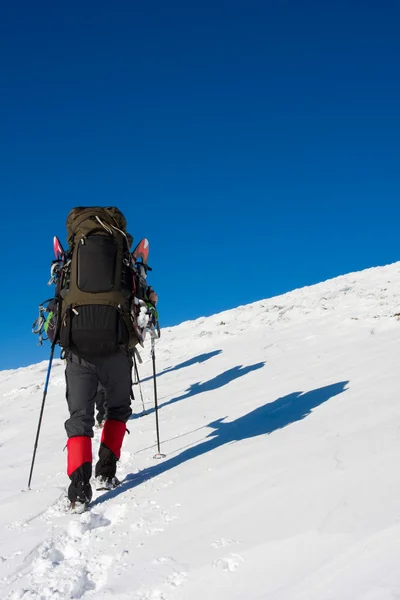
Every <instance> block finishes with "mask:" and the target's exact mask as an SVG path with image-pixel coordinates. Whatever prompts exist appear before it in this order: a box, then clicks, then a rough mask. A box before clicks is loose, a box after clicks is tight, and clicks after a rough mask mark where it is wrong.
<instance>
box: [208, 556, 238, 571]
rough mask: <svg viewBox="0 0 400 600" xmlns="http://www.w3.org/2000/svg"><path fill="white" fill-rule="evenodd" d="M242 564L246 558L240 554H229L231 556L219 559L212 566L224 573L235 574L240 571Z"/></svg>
mask: <svg viewBox="0 0 400 600" xmlns="http://www.w3.org/2000/svg"><path fill="white" fill-rule="evenodd" d="M241 562H244V558H242V557H241V556H239V554H229V556H223V557H220V558H217V560H215V561H214V562H213V564H212V566H213V567H215V568H218V569H222V570H223V571H229V573H234V572H235V571H237V570H238V568H239V565H240V563H241Z"/></svg>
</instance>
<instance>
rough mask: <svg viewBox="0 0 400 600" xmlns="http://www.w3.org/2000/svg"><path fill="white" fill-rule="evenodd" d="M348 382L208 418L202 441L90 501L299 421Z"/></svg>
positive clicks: (126, 479) (111, 496)
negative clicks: (236, 413) (243, 412)
mask: <svg viewBox="0 0 400 600" xmlns="http://www.w3.org/2000/svg"><path fill="white" fill-rule="evenodd" d="M348 383H349V382H348V381H340V382H338V383H333V384H331V385H327V386H324V387H322V388H318V389H315V390H311V391H309V392H293V393H292V394H289V395H287V396H284V397H283V398H278V399H277V400H275V401H274V402H270V403H268V404H264V405H263V406H259V407H258V408H256V409H254V410H253V411H251V412H250V413H248V414H247V415H244V416H242V417H238V418H237V419H235V420H234V421H228V422H225V418H226V417H223V418H221V419H217V420H216V421H212V422H211V423H209V424H208V425H207V427H211V428H212V429H213V431H211V433H209V434H208V435H207V437H206V438H205V441H203V442H201V443H200V444H197V445H196V446H191V447H189V448H186V449H185V450H183V451H182V452H181V453H180V454H178V455H177V456H173V457H172V458H170V459H167V460H165V461H163V462H158V463H157V464H155V465H154V466H152V467H149V468H148V469H144V470H143V471H141V472H140V473H138V474H129V475H127V477H126V478H125V480H124V482H123V483H122V485H121V486H119V487H118V488H116V489H115V490H112V491H110V492H108V493H106V494H104V495H103V496H101V497H100V498H97V500H95V502H94V503H93V504H101V503H102V502H105V501H106V500H109V499H110V498H113V497H116V496H119V494H123V493H124V492H125V491H126V490H128V489H131V488H134V487H136V486H137V485H139V484H140V483H142V482H143V481H145V480H148V479H152V478H153V477H155V476H157V475H160V474H161V473H165V472H166V471H169V470H170V469H173V468H175V467H177V466H178V465H180V464H182V463H183V462H186V461H188V460H191V459H193V458H197V457H198V456H201V455H202V454H206V453H207V452H211V451H213V450H216V449H217V448H218V447H219V446H223V445H224V444H228V443H230V442H238V441H240V440H245V439H247V438H251V437H257V436H260V435H267V434H270V433H272V432H274V431H277V430H279V429H282V428H283V427H287V426H288V425H290V424H292V423H295V422H297V421H301V420H302V419H305V418H306V417H307V416H308V415H309V414H310V413H311V412H312V410H313V409H315V408H316V407H317V406H320V405H321V404H323V403H324V402H327V401H328V400H330V399H331V398H333V397H334V396H337V395H338V394H341V393H342V392H345V391H346V389H347V388H346V386H347V384H348Z"/></svg>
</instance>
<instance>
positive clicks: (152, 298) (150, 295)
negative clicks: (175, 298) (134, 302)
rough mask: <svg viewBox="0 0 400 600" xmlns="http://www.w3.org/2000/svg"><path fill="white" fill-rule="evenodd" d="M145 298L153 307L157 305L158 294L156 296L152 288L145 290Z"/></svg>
mask: <svg viewBox="0 0 400 600" xmlns="http://www.w3.org/2000/svg"><path fill="white" fill-rule="evenodd" d="M147 297H148V299H149V302H151V303H152V305H153V306H155V305H156V304H157V302H158V294H156V292H155V291H154V290H153V288H152V287H151V286H150V287H149V288H147Z"/></svg>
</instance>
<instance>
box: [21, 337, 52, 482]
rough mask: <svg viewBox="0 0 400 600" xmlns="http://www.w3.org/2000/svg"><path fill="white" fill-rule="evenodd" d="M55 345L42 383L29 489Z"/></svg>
mask: <svg viewBox="0 0 400 600" xmlns="http://www.w3.org/2000/svg"><path fill="white" fill-rule="evenodd" d="M55 346H56V345H55V343H54V342H53V343H52V345H51V350H50V359H49V368H48V369H47V375H46V383H45V385H44V390H43V400H42V407H41V409H40V415H39V423H38V428H37V432H36V439H35V446H34V448H33V456H32V464H31V470H30V473H29V481H28V490H30V489H31V481H32V473H33V465H34V464H35V457H36V450H37V447H38V441H39V434H40V427H41V425H42V417H43V411H44V403H45V401H46V396H47V388H48V387H49V381H50V371H51V365H52V363H53V356H54V348H55Z"/></svg>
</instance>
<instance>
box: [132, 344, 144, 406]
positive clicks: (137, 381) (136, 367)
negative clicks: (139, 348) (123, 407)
mask: <svg viewBox="0 0 400 600" xmlns="http://www.w3.org/2000/svg"><path fill="white" fill-rule="evenodd" d="M133 364H134V366H135V379H136V381H135V383H137V384H138V385H139V392H140V398H141V400H142V408H143V414H147V413H146V408H145V406H144V400H143V394H142V386H141V384H140V377H139V369H138V366H137V362H136V356H135V354H134V355H133Z"/></svg>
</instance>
